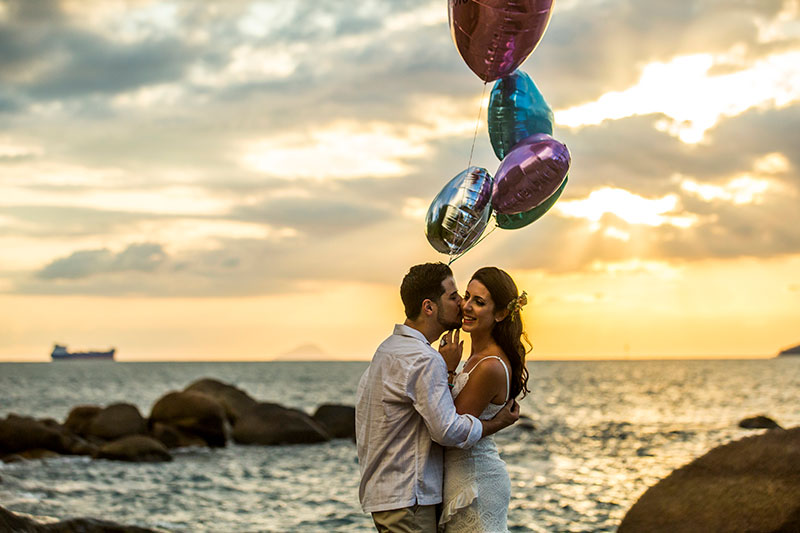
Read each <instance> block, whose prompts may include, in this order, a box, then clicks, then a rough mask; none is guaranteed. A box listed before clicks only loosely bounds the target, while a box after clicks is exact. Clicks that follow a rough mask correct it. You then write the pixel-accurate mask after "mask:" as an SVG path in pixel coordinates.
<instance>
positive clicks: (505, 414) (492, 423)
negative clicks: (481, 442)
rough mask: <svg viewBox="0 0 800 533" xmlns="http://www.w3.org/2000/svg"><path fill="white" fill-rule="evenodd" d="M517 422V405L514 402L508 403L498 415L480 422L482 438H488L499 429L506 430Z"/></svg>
mask: <svg viewBox="0 0 800 533" xmlns="http://www.w3.org/2000/svg"><path fill="white" fill-rule="evenodd" d="M517 420H519V404H518V403H517V401H516V400H511V401H509V402H508V403H507V404H506V406H505V407H503V408H502V409H501V410H500V412H499V413H497V414H496V415H495V417H494V418H492V419H491V420H481V425H483V436H484V437H488V436H489V435H492V434H494V433H497V432H498V431H500V430H501V429H504V428H507V427H508V426H510V425H511V424H514V423H515V422H516V421H517Z"/></svg>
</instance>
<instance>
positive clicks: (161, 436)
mask: <svg viewBox="0 0 800 533" xmlns="http://www.w3.org/2000/svg"><path fill="white" fill-rule="evenodd" d="M150 433H151V435H152V436H153V438H154V439H156V440H158V441H160V442H161V443H162V444H163V445H164V446H166V447H167V448H183V447H186V446H206V441H204V440H203V439H202V438H200V437H198V436H197V435H192V434H190V433H186V432H185V431H181V430H180V429H178V428H176V427H173V426H170V425H167V424H162V423H161V422H156V423H155V424H153V429H152V430H151V432H150Z"/></svg>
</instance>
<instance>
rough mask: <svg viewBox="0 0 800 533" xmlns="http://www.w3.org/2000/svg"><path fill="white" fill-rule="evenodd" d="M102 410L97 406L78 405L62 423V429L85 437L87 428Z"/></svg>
mask: <svg viewBox="0 0 800 533" xmlns="http://www.w3.org/2000/svg"><path fill="white" fill-rule="evenodd" d="M102 410H103V408H102V407H100V406H99V405H78V406H77V407H73V408H72V410H71V411H70V412H69V415H67V419H66V420H65V421H64V427H65V428H67V429H68V430H70V431H72V432H73V433H76V434H78V435H82V436H84V437H85V436H86V435H88V433H89V426H90V425H91V423H92V420H94V417H96V416H97V414H98V413H100V411H102Z"/></svg>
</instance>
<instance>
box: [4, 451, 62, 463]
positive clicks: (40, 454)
mask: <svg viewBox="0 0 800 533" xmlns="http://www.w3.org/2000/svg"><path fill="white" fill-rule="evenodd" d="M14 455H15V456H17V457H20V458H22V459H24V460H26V461H31V460H36V459H55V458H57V457H61V454H59V453H56V452H54V451H53V450H43V449H42V448H36V449H34V450H25V451H24V452H20V453H17V454H14Z"/></svg>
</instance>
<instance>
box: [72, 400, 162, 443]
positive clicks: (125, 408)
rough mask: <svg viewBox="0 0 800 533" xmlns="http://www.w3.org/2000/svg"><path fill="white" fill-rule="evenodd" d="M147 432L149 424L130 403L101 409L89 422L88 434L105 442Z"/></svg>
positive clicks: (116, 404)
mask: <svg viewBox="0 0 800 533" xmlns="http://www.w3.org/2000/svg"><path fill="white" fill-rule="evenodd" d="M146 432H147V422H146V421H145V419H144V418H143V417H142V415H141V414H140V413H139V409H138V408H137V407H136V406H135V405H132V404H129V403H115V404H112V405H109V406H108V407H106V408H105V409H101V410H100V411H99V412H98V413H97V414H96V415H95V416H94V417H93V418H92V420H91V422H89V427H88V428H87V430H86V434H87V435H88V436H90V437H98V438H101V439H103V440H115V439H118V438H120V437H125V436H127V435H141V434H143V433H146Z"/></svg>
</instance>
